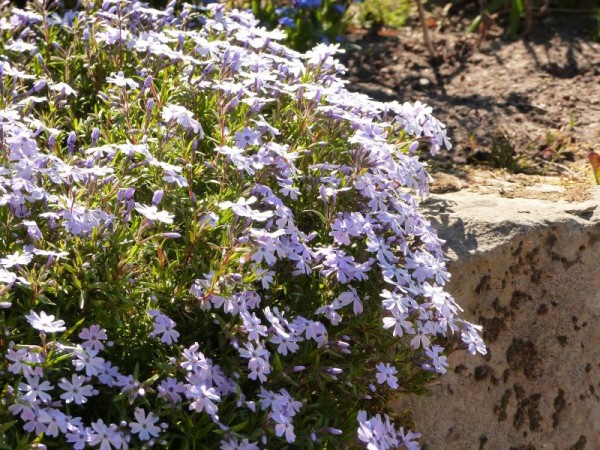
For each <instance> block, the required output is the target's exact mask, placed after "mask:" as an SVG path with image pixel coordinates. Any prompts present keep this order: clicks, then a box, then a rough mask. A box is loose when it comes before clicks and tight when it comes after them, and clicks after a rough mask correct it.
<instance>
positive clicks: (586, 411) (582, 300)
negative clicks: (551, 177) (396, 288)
mask: <svg viewBox="0 0 600 450" xmlns="http://www.w3.org/2000/svg"><path fill="white" fill-rule="evenodd" d="M423 206H424V207H425V208H426V211H428V215H429V217H430V219H431V221H432V224H433V225H434V226H435V227H436V228H437V229H438V232H439V235H440V237H441V238H442V239H445V240H446V241H447V243H446V245H447V251H448V255H449V258H450V262H449V269H450V272H451V273H452V280H451V282H450V283H449V285H448V290H449V291H450V293H451V294H452V295H454V297H455V298H456V299H457V301H458V302H459V304H460V305H461V306H462V307H463V308H464V310H465V311H464V316H465V317H467V318H468V319H470V320H472V321H474V322H475V323H479V324H481V325H482V326H483V327H484V332H483V337H484V340H485V341H486V344H487V346H488V350H489V353H488V355H487V356H486V357H485V358H484V357H479V356H472V355H471V354H469V353H467V352H462V351H459V352H455V353H453V354H452V355H451V356H450V358H449V361H450V363H451V367H452V368H453V371H452V372H451V373H448V374H446V375H444V376H442V377H440V382H439V384H438V385H436V386H434V387H433V388H432V389H431V393H430V394H429V395H426V396H423V397H404V398H400V399H399V400H398V401H397V402H396V405H395V407H396V408H399V409H401V410H403V411H405V410H406V409H412V410H413V419H414V421H415V429H416V430H418V431H420V432H422V433H423V435H424V439H423V441H422V444H423V446H424V448H425V449H429V450H453V449H457V450H466V449H481V450H509V449H523V450H524V449H534V448H535V449H557V450H558V449H584V448H585V449H597V448H600V188H596V189H595V190H593V192H592V195H591V199H590V200H588V201H585V202H582V203H569V202H566V201H563V200H558V201H547V200H536V199H522V198H503V197H501V196H499V195H494V194H483V195H482V194H480V193H475V192H467V191H460V192H453V193H448V194H439V195H433V196H432V197H431V198H429V199H428V200H426V201H425V202H424V204H423Z"/></svg>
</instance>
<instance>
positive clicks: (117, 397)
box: [0, 0, 485, 450]
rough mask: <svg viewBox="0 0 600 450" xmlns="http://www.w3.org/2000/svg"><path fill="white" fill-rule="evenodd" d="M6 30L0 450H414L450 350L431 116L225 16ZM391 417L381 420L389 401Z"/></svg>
mask: <svg viewBox="0 0 600 450" xmlns="http://www.w3.org/2000/svg"><path fill="white" fill-rule="evenodd" d="M53 8H56V4H52V5H47V4H44V2H39V1H38V2H37V3H33V4H32V5H31V9H28V10H20V9H17V8H12V9H9V8H7V5H6V4H3V9H2V13H1V14H0V32H1V33H2V34H3V37H2V39H0V54H1V55H2V56H1V57H0V148H1V149H2V154H3V165H2V169H1V172H0V236H1V238H0V239H1V240H2V241H1V242H2V246H1V247H0V248H1V251H2V254H1V255H0V283H1V286H0V297H1V298H0V306H1V307H2V309H1V311H0V328H1V329H2V330H3V337H2V340H1V341H0V351H1V352H2V359H0V371H1V373H2V377H1V378H0V388H1V390H2V400H1V403H0V424H1V425H0V426H1V429H2V434H3V437H1V438H0V442H2V444H3V445H4V446H5V447H7V448H25V447H27V446H31V445H37V446H38V448H43V446H45V447H47V448H60V449H63V448H71V447H72V448H74V449H84V448H100V449H102V450H109V449H127V448H139V449H144V448H150V447H154V446H164V447H166V448H192V447H195V446H198V447H205V446H210V447H211V448H212V447H214V446H215V442H220V448H222V449H247V450H249V449H258V448H280V447H286V446H288V445H290V444H294V445H295V446H297V447H299V448H311V447H318V448H325V447H327V448H342V447H344V446H354V445H359V444H362V445H365V446H366V447H367V448H371V449H387V448H396V447H402V446H404V447H406V448H409V449H413V448H417V447H418V444H417V439H418V434H417V433H414V432H411V431H408V430H405V428H404V427H405V425H406V424H402V423H400V422H397V421H395V420H394V418H393V417H390V416H389V415H388V414H386V413H385V405H386V402H387V399H388V397H389V395H390V393H391V392H394V391H395V392H398V393H399V394H401V393H411V392H421V391H422V390H423V385H424V383H425V382H428V381H430V380H431V379H432V378H433V377H435V376H438V374H442V373H444V372H445V371H446V370H447V366H448V363H447V360H446V355H447V353H448V352H449V351H452V350H454V349H457V348H468V349H469V350H470V351H471V352H472V353H477V352H479V353H482V354H483V353H485V347H484V345H483V342H482V340H481V338H480V337H479V334H478V327H476V326H475V325H472V324H470V323H469V322H466V321H464V320H463V319H461V318H460V317H459V315H458V314H459V312H460V307H459V306H458V305H457V303H456V302H455V301H454V299H453V298H452V297H451V296H450V295H449V294H448V293H446V292H445V291H444V284H445V283H446V281H447V280H448V278H449V274H448V272H447V270H446V267H445V264H444V259H443V253H442V248H441V241H440V240H439V239H438V238H437V236H436V234H435V232H434V231H433V229H432V228H431V226H430V224H429V222H428V221H427V220H426V219H425V218H424V217H423V215H422V214H421V213H420V212H419V208H418V197H419V196H423V195H426V194H427V182H428V178H429V176H428V174H427V172H426V170H425V166H424V164H423V163H422V162H421V161H420V159H419V156H418V148H428V149H430V150H431V151H432V152H436V151H437V150H438V149H439V148H441V147H442V146H445V147H449V142H448V140H447V138H446V134H445V130H444V127H443V125H442V124H441V123H440V122H438V121H437V120H436V119H435V118H434V117H433V116H432V115H431V109H430V108H428V107H427V106H425V105H423V104H421V103H419V102H417V103H415V104H409V103H405V104H399V103H395V102H391V103H379V102H375V101H372V100H370V99H369V98H368V97H366V96H363V95H360V94H355V93H350V92H348V91H347V90H346V89H345V87H344V84H345V83H344V81H342V79H341V78H340V75H341V74H342V73H343V71H344V69H343V67H342V66H340V65H339V63H338V62H337V61H336V60H335V59H334V55H335V53H336V52H337V51H338V48H337V46H333V45H323V44H322V45H318V46H317V47H315V48H313V49H312V50H310V51H308V52H307V53H304V54H301V53H297V52H295V51H292V50H290V49H289V48H287V47H285V46H284V45H282V44H281V43H280V40H281V39H282V37H283V35H282V33H281V32H279V31H268V30H266V29H264V28H260V27H259V26H258V22H257V20H256V19H255V18H254V16H253V15H251V14H250V13H246V12H240V11H235V10H234V11H231V12H226V11H225V10H224V8H223V6H221V5H211V6H208V7H195V6H190V5H184V6H183V8H182V9H181V10H180V11H179V12H177V13H175V3H171V4H170V5H169V6H168V7H167V9H166V10H164V11H158V10H155V9H152V8H150V7H148V5H146V4H144V3H140V2H138V1H135V0H106V1H104V2H103V3H101V4H100V3H98V2H92V1H89V2H84V3H83V5H82V8H81V9H79V10H75V11H63V10H58V9H53ZM399 394H396V395H399Z"/></svg>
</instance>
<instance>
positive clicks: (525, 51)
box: [342, 2, 600, 201]
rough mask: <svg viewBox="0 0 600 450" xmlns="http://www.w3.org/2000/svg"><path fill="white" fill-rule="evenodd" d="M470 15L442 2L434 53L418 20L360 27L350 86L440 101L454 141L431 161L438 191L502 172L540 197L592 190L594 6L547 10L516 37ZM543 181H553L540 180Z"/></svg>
mask: <svg viewBox="0 0 600 450" xmlns="http://www.w3.org/2000/svg"><path fill="white" fill-rule="evenodd" d="M473 3H476V2H473ZM470 20H471V19H470V18H467V17H461V16H460V15H457V14H454V13H453V11H452V10H451V9H448V7H447V8H446V9H442V8H434V10H433V13H430V14H429V17H428V19H427V23H428V25H429V32H430V35H431V38H432V40H433V44H434V47H435V52H436V57H434V58H432V57H431V56H430V54H429V53H428V51H427V47H426V46H425V44H424V39H423V33H422V29H421V28H420V25H419V23H418V21H417V22H416V23H414V24H413V25H412V26H408V27H405V28H402V29H399V30H387V29H383V28H380V29H371V30H362V29H352V30H351V33H350V36H349V41H350V47H351V48H350V49H349V50H347V52H346V54H345V55H343V57H342V62H344V63H345V64H346V66H347V67H348V73H347V79H348V80H349V89H353V90H357V91H360V92H363V93H366V94H368V95H370V96H371V97H373V98H376V99H378V100H383V101H390V100H396V101H399V102H405V101H409V102H413V101H416V100H420V101H421V102H423V103H427V104H429V105H430V106H432V107H433V112H434V115H435V116H436V117H437V118H438V119H439V120H441V121H442V122H444V123H445V124H446V126H447V128H448V134H449V136H450V137H451V140H452V142H453V145H454V147H453V149H452V151H451V152H444V153H442V154H441V155H440V156H439V157H436V158H434V159H433V160H432V161H430V164H431V165H432V166H433V171H434V178H436V179H437V183H435V184H434V185H433V190H434V191H435V190H439V191H448V190H458V189H462V188H465V187H468V186H473V185H474V184H475V183H479V184H482V185H486V184H487V185H491V184H493V185H495V186H497V185H498V182H500V184H503V185H505V186H501V188H500V189H501V191H502V192H501V193H502V194H503V195H507V196H511V195H513V196H514V195H519V196H521V195H522V193H523V189H522V187H523V186H530V187H533V188H534V189H533V191H532V195H533V196H536V197H539V196H540V195H541V196H542V198H553V197H560V198H565V199H567V200H572V201H577V200H584V199H586V198H587V197H588V195H587V193H588V191H589V189H591V188H592V187H593V185H594V178H593V173H592V170H591V167H590V165H589V163H588V161H587V154H588V152H589V151H590V150H593V149H596V150H600V42H594V41H593V40H592V39H591V36H592V31H593V29H594V28H593V27H594V26H596V27H597V26H598V25H596V24H595V23H594V22H593V20H592V18H591V14H590V12H586V11H575V10H573V11H571V10H565V11H554V12H552V11H550V12H549V13H546V14H545V15H541V16H539V15H538V17H535V18H534V20H533V25H532V27H531V29H530V31H529V32H528V33H522V34H521V35H520V36H519V37H518V38H517V39H516V40H509V39H507V38H506V37H504V34H503V31H504V30H503V29H502V27H500V26H499V25H497V24H496V23H495V22H491V26H489V27H487V29H486V30H485V32H479V33H471V34H469V33H467V32H466V28H467V26H466V25H467V24H468V23H469V21H470ZM490 170H491V171H492V172H491V173H490V172H489V171H490ZM523 174H528V176H525V175H523ZM532 174H533V175H535V176H532ZM542 185H543V186H550V187H549V188H541V189H537V190H536V189H535V187H536V186H537V187H539V186H542ZM552 186H554V187H556V189H554V188H552Z"/></svg>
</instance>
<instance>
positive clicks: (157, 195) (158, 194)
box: [152, 189, 165, 206]
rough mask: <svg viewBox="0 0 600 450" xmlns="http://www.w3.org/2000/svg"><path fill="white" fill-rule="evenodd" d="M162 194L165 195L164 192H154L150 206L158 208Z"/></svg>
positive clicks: (160, 190)
mask: <svg viewBox="0 0 600 450" xmlns="http://www.w3.org/2000/svg"><path fill="white" fill-rule="evenodd" d="M164 194H165V192H164V191H163V190H162V189H159V190H158V191H155V192H154V195H153V196H152V204H153V205H155V206H158V205H159V204H160V202H161V200H162V198H163V195H164Z"/></svg>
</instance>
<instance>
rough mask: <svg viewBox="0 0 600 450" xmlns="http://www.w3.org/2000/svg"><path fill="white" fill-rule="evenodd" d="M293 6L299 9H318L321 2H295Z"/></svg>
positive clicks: (312, 0) (319, 0)
mask: <svg viewBox="0 0 600 450" xmlns="http://www.w3.org/2000/svg"><path fill="white" fill-rule="evenodd" d="M292 4H293V5H294V6H296V7H298V8H305V9H316V8H318V7H319V6H321V0H293V1H292Z"/></svg>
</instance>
